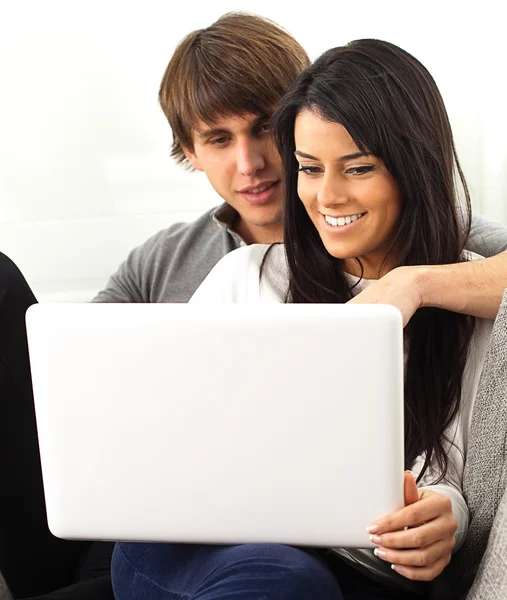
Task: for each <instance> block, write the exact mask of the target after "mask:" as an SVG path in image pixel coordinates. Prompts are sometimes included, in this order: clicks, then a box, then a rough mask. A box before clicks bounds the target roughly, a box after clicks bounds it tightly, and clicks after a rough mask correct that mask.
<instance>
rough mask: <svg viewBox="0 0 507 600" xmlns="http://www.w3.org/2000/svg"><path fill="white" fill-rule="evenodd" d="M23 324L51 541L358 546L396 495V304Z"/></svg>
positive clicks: (70, 315) (228, 308) (187, 308)
mask: <svg viewBox="0 0 507 600" xmlns="http://www.w3.org/2000/svg"><path fill="white" fill-rule="evenodd" d="M27 331H28V342H29V353H30V362H31V370H32V380H33V390H34V399H35V410H36V418H37V427H38V435H39V444H40V452H41V461H42V472H43V480H44V489H45V496H46V504H47V514H48V522H49V527H50V529H51V531H52V532H53V533H54V534H55V535H56V536H58V537H63V538H74V539H110V540H137V541H170V542H202V543H208V542H209V543H253V542H263V543H269V542H276V543H286V544H294V545H309V546H329V547H332V546H350V547H370V542H369V536H368V534H367V533H366V526H367V525H368V524H369V523H370V522H371V521H373V520H374V519H376V518H378V517H380V516H382V515H384V514H386V513H389V512H391V511H393V510H396V509H397V508H399V507H401V506H402V504H403V468H404V461H403V350H402V322H401V316H400V314H399V312H398V311H397V310H396V309H395V308H393V307H390V306H383V305H322V304H320V305H303V304H280V305H272V304H269V305H262V304H261V305H255V306H252V305H249V306H248V305H214V306H207V305H199V304H121V305H120V304H39V305H34V306H32V307H31V308H30V309H29V310H28V313H27Z"/></svg>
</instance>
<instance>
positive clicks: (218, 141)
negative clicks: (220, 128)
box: [210, 136, 227, 146]
mask: <svg viewBox="0 0 507 600" xmlns="http://www.w3.org/2000/svg"><path fill="white" fill-rule="evenodd" d="M225 143H227V138H226V137H225V136H222V137H219V138H213V139H212V140H210V144H212V145H213V146H222V145H223V144H225Z"/></svg>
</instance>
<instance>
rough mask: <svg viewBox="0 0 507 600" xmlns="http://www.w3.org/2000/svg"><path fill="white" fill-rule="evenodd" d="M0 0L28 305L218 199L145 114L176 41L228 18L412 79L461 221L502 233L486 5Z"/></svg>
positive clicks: (3, 130)
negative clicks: (461, 193)
mask: <svg viewBox="0 0 507 600" xmlns="http://www.w3.org/2000/svg"><path fill="white" fill-rule="evenodd" d="M283 4H284V5H285V8H284V7H283V6H282V2H279V1H276V0H275V1H274V0H267V1H266V0H257V2H255V3H254V2H251V1H249V2H247V1H242V2H239V3H231V2H225V1H222V0H214V1H213V2H206V3H205V2H176V1H175V0H173V1H167V0H144V1H142V2H141V0H138V1H136V2H128V1H120V0H88V1H87V2H81V1H75V0H65V1H63V0H45V1H44V2H40V1H39V0H26V1H23V0H21V1H18V2H16V3H14V2H6V1H5V0H0V251H3V252H4V253H6V254H8V255H9V256H11V258H13V259H14V260H15V261H16V262H17V263H18V265H19V266H20V268H21V269H22V270H23V272H24V274H25V276H26V277H27V279H28V281H29V283H30V284H31V285H32V287H33V289H34V291H35V292H36V295H37V296H38V297H39V298H40V299H44V300H47V299H72V300H88V299H89V298H90V297H92V296H93V295H94V294H95V292H96V291H97V290H98V289H100V288H101V287H102V286H103V285H104V284H105V283H106V281H107V278H108V276H109V274H111V273H112V272H114V271H115V270H116V268H117V266H118V264H119V263H120V262H121V261H122V260H123V259H124V258H125V257H126V255H127V253H128V251H129V250H130V249H131V248H132V247H134V246H135V245H137V244H139V243H141V242H143V241H144V240H145V239H146V238H147V237H149V236H150V235H151V234H153V233H155V232H156V231H158V230H159V229H162V228H164V227H167V226H168V225H170V224H171V223H173V222H175V221H178V220H189V219H193V218H194V217H196V216H197V215H198V214H200V213H201V212H203V211H204V210H205V209H207V208H208V207H211V206H214V205H215V204H217V203H218V202H219V200H220V199H219V198H218V197H217V196H216V194H215V193H214V192H213V190H212V189H211V187H210V186H209V184H208V183H207V180H206V178H205V176H203V175H202V174H198V173H187V172H185V171H184V170H183V169H182V168H180V167H176V166H175V165H174V164H173V163H172V161H171V159H170V157H169V149H170V144H171V136H170V129H169V126H168V124H167V122H166V121H165V118H164V116H163V114H162V112H161V110H160V108H159V106H158V104H157V93H158V87H159V83H160V80H161V78H162V75H163V72H164V69H165V66H166V64H167V62H168V60H169V58H170V56H171V54H172V52H173V50H174V48H175V46H176V45H177V43H178V42H179V41H180V40H181V39H182V38H183V37H184V36H185V35H186V34H187V33H188V32H189V31H190V30H193V29H196V28H200V27H206V26H208V25H209V24H211V23H212V22H213V21H214V20H216V19H217V18H218V17H219V16H221V15H222V14H223V13H225V12H227V11H230V10H246V11H250V12H255V13H257V14H261V15H263V16H266V17H269V18H271V19H273V20H275V21H276V22H278V23H279V24H281V25H282V26H284V27H285V28H286V29H287V30H288V31H290V32H291V33H292V34H293V35H294V36H295V37H296V39H298V40H299V41H300V42H301V44H302V45H303V46H304V47H305V48H306V50H307V51H308V53H309V55H310V58H311V59H315V58H316V57H317V56H318V55H319V54H320V53H321V52H323V51H324V50H327V49H328V48H330V47H332V46H337V45H341V44H344V43H346V42H348V41H350V40H352V39H357V38H362V37H377V38H382V39H386V40H388V41H391V42H394V43H396V44H398V45H400V46H401V47H403V48H405V49H406V50H408V51H409V52H411V53H412V54H414V55H415V56H416V57H417V58H419V59H420V60H421V61H422V62H423V63H424V64H425V65H426V67H428V69H429V70H430V72H431V73H432V74H433V76H434V77H435V79H436V81H437V84H438V85H439V87H440V90H441V92H442V95H443V97H444V100H445V102H446V105H447V108H448V112H449V115H450V118H451V123H452V125H453V128H454V134H455V138H456V143H457V147H458V152H459V155H460V158H461V161H462V166H463V167H464V171H465V175H466V176H467V179H468V182H469V184H470V188H471V192H472V197H473V204H474V208H475V209H476V210H477V211H479V212H481V213H482V214H484V215H486V216H488V217H490V218H492V219H495V220H497V221H500V222H502V223H506V224H507V143H506V139H507V116H506V110H507V85H506V83H505V81H506V77H505V70H506V67H505V60H506V58H507V43H506V41H505V40H506V36H507V28H506V27H505V26H504V25H503V23H504V19H503V17H501V16H500V14H499V12H498V11H499V10H500V9H499V8H498V7H499V6H501V3H497V2H493V1H489V0H488V1H486V2H484V1H483V2H474V3H473V4H472V3H467V2H457V1H452V2H446V1H445V0H441V1H440V2H434V1H425V2H418V3H414V2H410V1H409V0H405V1H403V2H400V1H395V0H384V1H383V2H379V1H378V0H377V1H374V2H370V1H364V0H353V1H352V0H333V1H332V2H330V1H326V2H319V1H316V0H312V1H311V2H308V1H305V0H301V1H300V2H297V3H295V2H292V3H289V2H286V3H283Z"/></svg>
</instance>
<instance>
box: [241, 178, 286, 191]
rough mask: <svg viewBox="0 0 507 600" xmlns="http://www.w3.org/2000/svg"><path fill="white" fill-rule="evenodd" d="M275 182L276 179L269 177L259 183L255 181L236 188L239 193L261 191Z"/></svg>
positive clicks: (276, 181)
mask: <svg viewBox="0 0 507 600" xmlns="http://www.w3.org/2000/svg"><path fill="white" fill-rule="evenodd" d="M275 183H278V180H276V179H270V180H266V181H261V182H260V183H257V184H255V185H248V186H246V187H244V188H242V189H240V190H238V192H239V193H240V194H245V193H247V194H255V193H262V192H263V191H264V190H265V189H267V188H268V187H271V186H272V185H274V184H275Z"/></svg>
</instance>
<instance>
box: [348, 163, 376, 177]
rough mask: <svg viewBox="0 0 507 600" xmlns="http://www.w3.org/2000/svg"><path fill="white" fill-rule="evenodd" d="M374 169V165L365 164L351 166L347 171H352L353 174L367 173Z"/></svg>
mask: <svg viewBox="0 0 507 600" xmlns="http://www.w3.org/2000/svg"><path fill="white" fill-rule="evenodd" d="M373 169H374V167H373V165H364V166H362V167H350V169H347V173H350V174H351V175H364V174H365V173H369V172H370V171H373Z"/></svg>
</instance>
